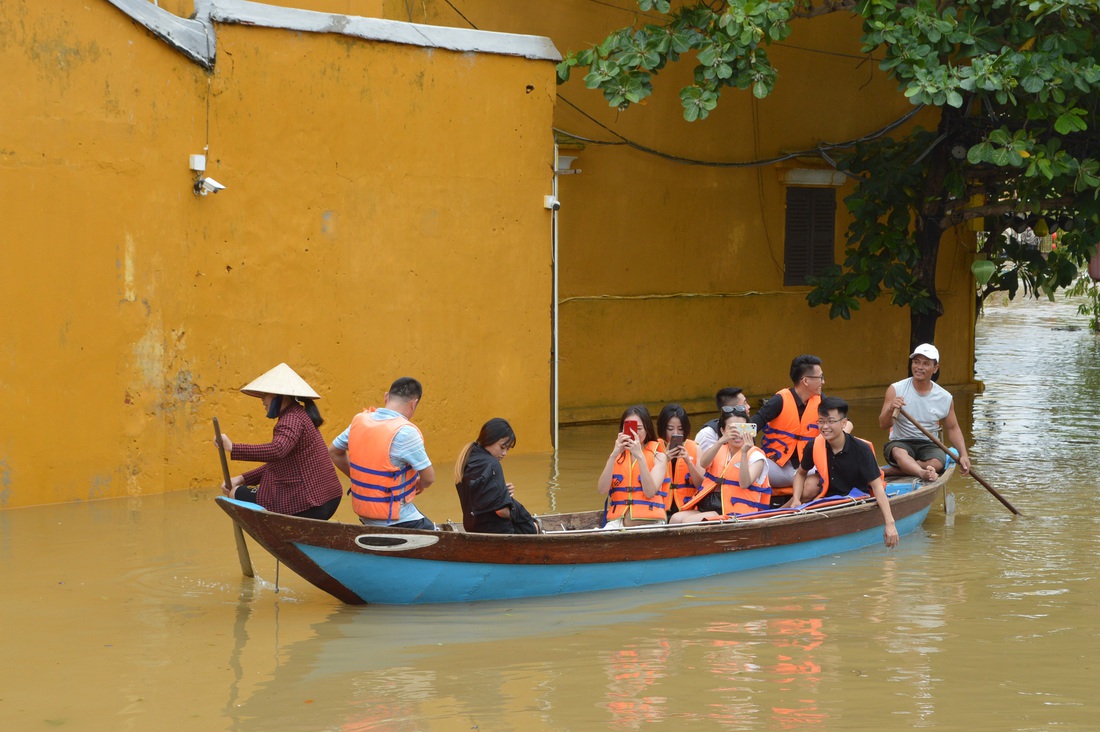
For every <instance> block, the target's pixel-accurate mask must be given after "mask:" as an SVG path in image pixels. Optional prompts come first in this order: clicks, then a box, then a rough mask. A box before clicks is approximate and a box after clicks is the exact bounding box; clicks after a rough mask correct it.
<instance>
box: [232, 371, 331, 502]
mask: <svg viewBox="0 0 1100 732" xmlns="http://www.w3.org/2000/svg"><path fill="white" fill-rule="evenodd" d="M241 391H242V392H244V393H245V394H248V395H249V396H254V397H259V398H260V399H261V400H263V405H264V409H266V410H267V416H268V419H274V420H277V421H276V422H275V429H274V432H273V435H272V438H271V442H267V443H264V444H262V445H244V444H241V443H239V442H238V443H234V442H233V441H232V440H230V439H229V437H228V436H227V435H225V434H223V435H221V443H222V446H224V447H225V450H226V452H228V453H229V454H230V455H231V456H232V458H233V459H234V460H247V461H251V462H259V463H263V465H261V466H260V467H258V468H255V469H254V470H250V471H248V472H247V473H244V474H242V475H237V476H234V477H233V478H232V479H231V481H230V482H231V483H232V485H228V486H227V485H225V484H224V483H223V484H222V492H223V493H225V495H227V496H229V497H230V498H235V499H237V500H238V501H249V502H251V503H258V504H260V505H261V506H263V507H264V508H266V509H267V510H268V511H274V512H275V513H285V514H290V515H292V516H301V517H303V518H313V519H321V520H328V519H330V518H332V515H333V514H334V513H336V509H337V508H338V507H339V505H340V498H341V496H343V495H344V489H343V488H342V487H341V485H340V479H339V478H338V477H337V476H336V468H335V467H334V466H333V464H332V458H330V457H329V452H328V445H327V444H326V443H325V438H323V437H322V436H321V433H320V432H319V431H318V429H317V428H318V427H320V426H321V425H322V424H324V420H323V419H322V418H321V412H320V411H319V410H318V409H317V405H315V404H314V403H313V401H314V400H315V399H320V398H321V397H320V395H319V394H317V392H315V391H314V390H313V389H312V388H311V387H310V385H309V384H307V383H306V382H305V380H304V379H302V377H301V376H298V374H296V373H294V369H292V368H290V367H289V366H287V365H286V364H285V363H281V364H279V365H278V366H276V367H275V368H273V369H271V370H270V371H268V372H267V373H266V374H264V375H263V376H260V377H259V378H257V379H255V380H254V381H252V382H251V383H250V384H248V385H247V386H245V387H244V388H243V389H241ZM252 486H256V487H255V488H253V487H252Z"/></svg>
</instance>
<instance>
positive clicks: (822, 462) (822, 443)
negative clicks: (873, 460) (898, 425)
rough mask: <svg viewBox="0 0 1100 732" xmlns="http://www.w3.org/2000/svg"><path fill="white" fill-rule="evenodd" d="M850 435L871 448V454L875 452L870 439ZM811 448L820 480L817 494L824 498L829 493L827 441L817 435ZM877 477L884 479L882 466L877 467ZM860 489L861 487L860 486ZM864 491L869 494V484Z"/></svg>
mask: <svg viewBox="0 0 1100 732" xmlns="http://www.w3.org/2000/svg"><path fill="white" fill-rule="evenodd" d="M852 437H853V438H854V439H857V440H859V441H860V442H862V443H863V444H865V445H867V447H869V448H871V454H872V455H875V454H877V453H876V452H875V446H874V445H872V444H871V441H870V440H865V439H863V438H862V437H855V435H852ZM813 449H814V452H813V455H814V467H815V468H817V476H818V478H819V479H820V480H821V493H820V494H818V495H819V496H820V497H821V498H825V497H826V496H827V495H829V453H828V450H829V443H828V442H826V440H825V438H824V437H822V436H820V435H818V437H817V438H816V439H814V448H813ZM878 477H879V478H881V479H883V480H885V476H884V475H883V473H882V468H879V469H878ZM860 490H863V489H862V488H861V489H860ZM865 492H866V493H868V494H871V493H872V491H871V486H867V490H866V491H865Z"/></svg>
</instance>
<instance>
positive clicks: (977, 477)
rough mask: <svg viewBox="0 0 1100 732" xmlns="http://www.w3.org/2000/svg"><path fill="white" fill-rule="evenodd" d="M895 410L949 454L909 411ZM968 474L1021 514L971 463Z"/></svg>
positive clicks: (1011, 509) (1007, 506) (1005, 505)
mask: <svg viewBox="0 0 1100 732" xmlns="http://www.w3.org/2000/svg"><path fill="white" fill-rule="evenodd" d="M897 411H898V412H900V413H901V416H903V417H905V418H906V419H907V420H909V421H910V422H912V423H913V424H914V425H915V426H916V428H917V429H918V430H920V431H921V432H923V433H924V436H925V437H927V438H928V439H929V440H932V442H934V443H936V447H938V448H940V449H941V450H943V451H944V452H946V453H947V454H948V455H950V454H951V450H950V448H948V447H947V445H945V444H943V443H942V442H940V441H939V440H938V439H937V438H936V436H935V435H933V434H932V433H931V432H929V431H928V430H926V429H924V425H922V424H921V423H920V422H918V421H917V420H915V419H913V418H912V417H910V416H909V413H908V412H906V411H905V410H904V409H901V408H900V407H899V408H898V409H897ZM956 454H957V453H956ZM970 475H971V476H972V477H973V478H974V480H976V481H978V482H979V483H981V484H982V487H983V488H985V489H986V490H987V491H989V492H990V493H991V494H992V495H993V497H994V498H996V499H997V500H998V501H1000V502H1001V503H1003V504H1004V507H1005V508H1007V509H1008V510H1009V511H1012V513H1014V514H1016V515H1017V516H1023V514H1022V513H1020V512H1019V511H1018V510H1017V509H1016V507H1015V506H1013V505H1012V504H1011V503H1009V502H1008V499H1007V498H1005V497H1004V496H1002V495H1001V494H1000V493H998V492H997V489H996V488H994V487H993V486H991V485H990V484H989V483H987V482H986V480H985V478H983V477H982V476H981V475H979V474H978V471H977V470H974V466H973V465H971V466H970Z"/></svg>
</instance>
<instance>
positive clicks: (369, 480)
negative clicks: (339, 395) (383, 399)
mask: <svg viewBox="0 0 1100 732" xmlns="http://www.w3.org/2000/svg"><path fill="white" fill-rule="evenodd" d="M373 411H374V408H373V407H372V408H371V409H369V410H367V411H365V412H360V413H359V414H357V415H355V419H353V420H352V421H351V427H350V428H349V433H348V462H350V463H351V490H350V493H351V507H352V509H353V510H354V511H355V513H357V514H358V515H360V516H362V517H363V518H369V519H375V520H384V521H396V520H397V519H398V517H399V516H400V514H401V504H402V503H411V502H412V498H413V492H414V491H415V490H416V485H417V481H419V479H420V473H419V472H417V471H416V470H413V467H412V466H411V465H406V466H405V467H404V468H398V467H397V466H396V465H394V464H393V462H392V461H391V460H390V445H392V444H393V440H394V438H395V437H396V436H397V431H398V430H400V429H401V428H402V427H404V426H405V425H409V426H411V427H412V428H413V429H415V430H416V431H417V432H420V429H419V428H418V427H417V426H416V425H414V424H413V423H412V422H410V421H409V420H407V419H405V418H404V417H394V418H392V419H371V417H370V413H371V412H373Z"/></svg>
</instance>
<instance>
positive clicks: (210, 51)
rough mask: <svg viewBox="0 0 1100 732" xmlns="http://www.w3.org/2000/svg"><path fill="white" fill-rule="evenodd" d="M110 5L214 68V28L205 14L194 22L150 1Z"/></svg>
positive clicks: (130, 0)
mask: <svg viewBox="0 0 1100 732" xmlns="http://www.w3.org/2000/svg"><path fill="white" fill-rule="evenodd" d="M107 2H109V3H110V4H111V5H114V6H115V7H116V8H118V9H119V10H121V11H122V12H123V13H125V14H126V15H128V16H129V17H130V18H131V19H132V20H134V21H135V22H137V23H140V24H141V25H142V26H144V27H145V29H146V30H148V31H149V32H150V33H152V34H153V35H155V36H157V37H158V38H160V39H161V40H162V41H164V42H165V43H167V44H168V45H169V46H171V47H172V48H174V49H176V50H177V51H179V52H180V53H182V54H183V55H185V56H187V58H189V59H191V60H192V61H194V62H195V63H197V64H199V65H200V66H202V67H204V68H207V69H210V68H213V67H214V53H215V48H216V46H215V43H214V28H213V26H211V25H210V22H209V21H208V20H206V19H205V18H204V17H202V13H201V12H199V13H197V15H198V16H199V18H196V19H195V20H190V19H187V18H181V17H179V16H178V15H176V14H175V13H170V12H168V11H167V10H165V9H164V8H161V7H159V6H157V5H153V4H152V3H151V2H149V0H107ZM201 3H202V0H197V2H196V7H199V6H200V5H201ZM200 18H201V19H200Z"/></svg>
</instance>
